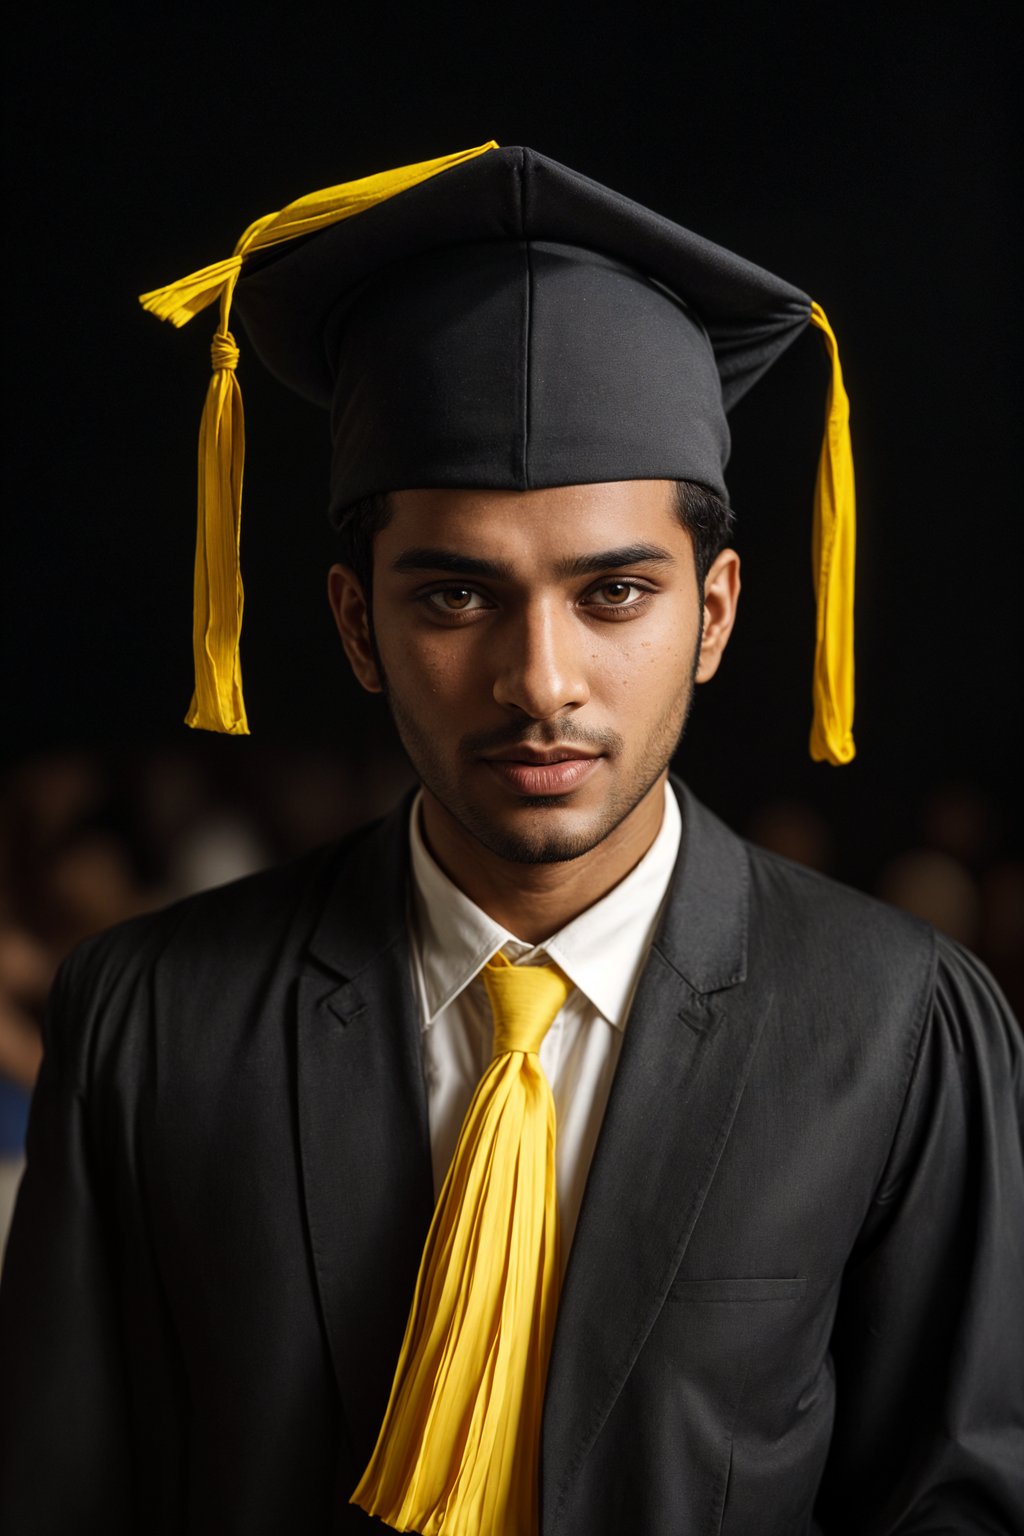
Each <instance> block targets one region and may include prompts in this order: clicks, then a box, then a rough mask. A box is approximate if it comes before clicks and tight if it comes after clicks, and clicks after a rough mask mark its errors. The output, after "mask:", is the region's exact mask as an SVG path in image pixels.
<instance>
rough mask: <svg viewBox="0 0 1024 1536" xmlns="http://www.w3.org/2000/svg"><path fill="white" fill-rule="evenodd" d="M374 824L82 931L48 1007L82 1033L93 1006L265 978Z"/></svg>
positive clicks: (109, 1010) (121, 1005)
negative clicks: (86, 935) (91, 932)
mask: <svg viewBox="0 0 1024 1536" xmlns="http://www.w3.org/2000/svg"><path fill="white" fill-rule="evenodd" d="M376 825H377V823H367V824H366V825H364V826H361V827H359V828H357V829H356V830H355V831H353V832H351V833H349V834H348V836H347V837H345V838H343V839H342V840H341V841H339V842H337V843H333V844H330V845H328V846H326V847H322V848H318V849H315V850H314V851H312V852H311V853H307V854H304V855H302V856H301V857H300V858H297V859H294V860H292V861H290V862H288V863H285V864H281V865H275V866H273V867H271V868H268V869H265V870H261V871H259V872H258V873H256V874H252V875H246V876H245V877H243V878H242V879H240V880H233V881H231V882H229V883H228V884H225V885H220V886H215V887H213V888H211V889H209V890H206V891H201V892H199V893H197V894H196V895H192V896H187V897H185V898H183V899H182V900H180V901H176V902H173V903H172V904H171V905H169V906H165V907H162V908H159V909H157V910H156V911H153V912H147V913H143V914H141V915H139V916H137V917H132V918H129V919H127V920H126V921H125V922H121V923H117V924H115V925H114V926H113V927H111V928H107V929H104V930H103V931H102V932H100V933H97V934H94V935H92V936H91V937H90V938H87V939H85V940H84V941H83V942H82V943H80V944H79V945H78V946H77V947H76V948H75V949H73V950H72V951H71V953H70V955H68V957H67V958H66V959H65V960H64V962H63V964H62V965H61V967H60V969H59V971H58V973H57V979H56V982H55V984H54V989H53V993H52V997H51V1007H50V1014H51V1015H57V1016H59V1015H61V1014H62V1013H68V1012H71V1013H73V1015H74V1017H75V1020H76V1024H75V1028H76V1031H77V1032H80V1033H81V1034H83V1035H84V1034H86V1033H87V1032H88V1026H89V1021H90V1019H91V1018H93V1017H95V1016H96V1015H97V1014H99V1013H101V1014H102V1015H103V1017H104V1018H105V1019H106V1020H107V1021H109V1020H110V1019H112V1018H114V1017H117V1016H119V1015H120V1016H124V1015H126V1014H127V1013H129V1012H131V1013H136V1012H137V1011H138V1008H139V1006H140V1004H146V1005H147V1006H148V1004H149V1002H150V1001H151V1000H152V999H153V998H154V997H155V998H160V997H168V996H171V995H173V996H175V997H185V996H188V995H189V993H190V992H191V994H192V995H193V996H195V997H196V998H198V997H199V996H200V995H201V994H203V995H205V994H210V995H213V994H214V993H217V992H220V993H221V994H222V995H223V994H225V993H227V992H230V991H231V990H235V991H238V990H239V989H240V988H242V987H244V986H245V984H246V978H249V979H250V982H251V985H252V986H253V987H254V988H258V987H259V986H260V985H264V984H265V983H266V981H267V979H268V978H269V976H270V975H271V974H272V973H273V972H274V970H275V969H279V968H280V967H281V965H282V962H283V961H284V960H285V959H286V957H289V956H295V955H297V954H298V953H299V952H300V951H301V950H302V949H303V948H304V946H305V944H306V942H307V941H308V939H309V936H310V934H311V932H312V929H313V927H314V925H315V923H316V921H317V919H318V917H319V915H320V913H321V911H322V909H323V905H324V902H325V900H326V896H327V893H328V891H329V890H330V888H331V886H332V884H333V883H334V881H335V880H336V879H337V876H338V871H339V868H340V867H341V866H342V865H343V864H344V861H345V859H346V858H347V856H348V855H349V853H350V852H351V850H352V849H353V848H354V847H355V846H356V845H357V844H358V843H359V842H360V841H361V840H362V839H363V838H365V837H366V836H368V835H369V834H370V833H371V832H372V831H373V829H374V827H375V826H376Z"/></svg>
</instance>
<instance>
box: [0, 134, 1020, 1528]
mask: <svg viewBox="0 0 1024 1536" xmlns="http://www.w3.org/2000/svg"><path fill="white" fill-rule="evenodd" d="M292 236H306V237H308V238H304V239H300V240H299V241H298V242H297V243H296V244H294V245H292V244H290V243H289V242H290V239H291V237H292ZM250 258H251V259H250ZM232 298H234V301H235V303H236V305H237V307H238V308H239V310H240V311H241V313H242V314H243V317H244V319H245V321H246V325H247V328H248V329H249V332H250V335H251V338H252V340H253V342H254V344H255V347H256V349H257V351H258V352H259V353H260V355H261V356H262V357H263V359H264V360H265V361H266V362H267V363H268V364H269V365H270V366H271V368H272V369H273V371H274V372H276V373H277V374H278V375H279V376H280V377H282V378H283V379H284V380H285V381H286V382H288V383H289V384H291V385H292V386H293V387H294V388H296V389H298V390H299V391H300V392H301V393H304V394H306V395H307V396H309V397H311V398H313V399H316V400H319V401H321V402H322V403H323V404H325V405H328V406H330V407H331V409H332V426H333V433H334V463H333V471H332V516H333V517H334V519H335V521H336V523H337V526H338V528H339V534H340V540H341V555H342V558H341V560H340V561H339V563H338V564H337V565H335V566H334V567H333V568H332V570H331V573H330V578H329V597H330V601H331V605H332V609H333V612H334V615H335V619H336V623H337V626H338V630H339V633H340V636H341V639H342V643H343V645H344V649H345V653H346V655H347V657H348V660H349V663H350V665H351V667H352V669H353V671H354V673H355V676H356V678H357V679H358V681H359V683H360V684H361V685H362V686H363V687H364V688H365V689H367V690H368V691H369V692H371V693H378V694H381V695H383V696H384V697H385V699H386V701H387V703H388V706H389V707H390V710H391V712H392V715H393V717H394V720H395V722H396V725H397V727H398V731H399V734H400V736H401V739H402V742H403V744H404V747H405V749H406V752H407V754H408V757H409V760H410V762H411V764H412V767H413V769H414V771H415V774H416V778H417V781H418V783H417V785H416V786H415V787H414V789H413V790H412V791H411V792H410V793H409V794H407V795H406V796H404V797H403V798H402V799H401V800H400V801H399V803H398V804H397V806H395V807H394V809H392V810H391V811H390V812H389V813H388V814H387V815H385V816H384V817H383V818H382V819H381V820H379V821H377V822H375V823H373V824H372V825H370V826H368V827H363V828H360V829H358V830H356V831H355V832H353V833H351V834H349V835H347V836H345V837H343V838H342V839H341V840H340V842H338V843H335V844H334V845H332V846H331V847H329V848H327V849H325V850H321V851H318V852H316V853H314V854H312V855H310V856H307V857H305V858H303V859H300V860H298V861H297V862H293V863H291V864H289V865H286V866H284V867H282V868H275V869H272V870H269V871H267V872H265V873H262V874H260V875H257V876H254V877H252V878H249V879H245V880H242V881H238V882H233V883H232V884H229V885H226V886H222V887H220V888H219V889H218V890H216V891H214V892H210V893H207V894H204V895H202V896H200V897H197V898H192V899H190V900H186V901H184V902H179V903H177V904H175V905H174V906H172V907H170V908H168V909H166V910H164V911H162V912H159V913H156V914H148V915H143V916H140V917H138V918H136V919H135V920H133V921H132V922H129V923H127V924H122V925H120V926H118V927H117V928H115V929H113V930H112V931H111V932H109V933H107V934H104V935H102V936H100V937H98V938H96V939H94V940H92V941H90V942H89V943H87V944H85V945H82V946H80V947H79V948H78V949H77V950H76V951H75V953H74V954H73V955H72V956H71V958H70V960H69V961H68V962H67V963H66V964H65V965H64V966H63V967H62V968H61V971H60V974H59V977H58V980H57V983H56V986H55V988H54V993H53V998H52V1001H51V1006H50V1011H49V1015H48V1022H47V1030H46V1052H45V1056H44V1062H43V1067H42V1071H41V1074H40V1079H39V1084H38V1088H37V1092H36V1095H35V1099H34V1102H33V1108H32V1118H31V1124H30V1129H29V1138H28V1166H27V1170H26V1173H25V1176H24V1179H23V1182H22V1186H21V1190H20V1194H19V1198H18V1204H17V1208H16V1212H15V1217H14V1222H13V1226H12V1231H11V1238H10V1243H9V1250H8V1257H7V1262H6V1265H5V1270H4V1278H3V1289H2V1293H0V1312H2V1317H0V1343H2V1346H3V1351H4V1363H3V1379H4V1383H5V1401H4V1407H5V1412H6V1415H7V1427H6V1433H5V1437H4V1442H5V1451H4V1464H3V1468H2V1480H0V1518H4V1517H5V1518H6V1520H7V1522H8V1524H10V1526H11V1527H12V1528H14V1529H19V1528H25V1529H31V1530H34V1531H53V1532H56V1531H59V1530H62V1529H67V1528H72V1529H74V1530H75V1531H76V1532H88V1531H97V1532H99V1531H101V1530H102V1531H103V1532H104V1536H109V1533H112V1532H126V1533H127V1532H129V1531H135V1530H140V1529H142V1530H146V1531H147V1532H150V1531H152V1532H168V1533H170V1532H172V1531H179V1530H182V1529H189V1530H195V1531H200V1530H203V1531H214V1530H216V1531H218V1532H226V1531H237V1532H239V1533H241V1532H245V1533H246V1536H253V1533H255V1532H259V1531H265V1532H268V1533H269V1532H276V1531H282V1530H288V1531H296V1532H300V1531H301V1532H305V1531H309V1532H313V1531H338V1532H342V1531H358V1530H368V1529H380V1528H382V1525H383V1526H390V1527H391V1528H394V1529H399V1530H406V1531H409V1530H415V1531H421V1532H427V1531H430V1532H436V1531H439V1530H442V1529H443V1530H444V1531H446V1532H449V1531H450V1532H452V1533H459V1536H463V1533H465V1536H468V1533H471V1532H472V1533H475V1532H488V1533H502V1536H504V1533H510V1536H511V1533H517V1536H519V1533H533V1532H537V1531H551V1532H552V1533H554V1532H556V1531H557V1532H560V1533H563V1536H577V1533H579V1536H583V1533H586V1536H600V1533H603V1532H607V1533H609V1536H611V1533H615V1536H619V1533H621V1532H623V1531H637V1532H640V1533H644V1536H658V1533H661V1532H668V1531H677V1530H680V1529H686V1530H693V1531H695V1532H697V1531H700V1532H704V1531H707V1532H710V1531H718V1532H721V1533H723V1536H794V1533H797V1532H807V1533H812V1532H814V1533H824V1536H837V1533H850V1536H853V1533H864V1532H867V1531H873V1532H879V1533H882V1532H885V1533H887V1536H898V1533H906V1536H910V1533H911V1532H915V1533H917V1532H921V1531H923V1530H925V1529H935V1530H939V1529H941V1530H944V1531H953V1530H955V1531H957V1532H965V1533H966V1532H978V1533H981V1532H983V1531H984V1532H988V1533H991V1532H1004V1533H1010V1532H1011V1531H1013V1530H1014V1529H1015V1528H1017V1526H1018V1525H1019V1521H1020V1518H1021V1515H1022V1498H1024V1495H1022V1485H1021V1466H1020V1459H1019V1456H1018V1454H1017V1452H1018V1450H1019V1447H1018V1446H1017V1444H1016V1443H1015V1441H1014V1433H1015V1425H1016V1423H1017V1422H1018V1419H1019V1384H1020V1369H1021V1353H1022V1340H1021V1332H1022V1327H1024V1322H1022V1315H1021V1309H1020V1307H1019V1305H1018V1299H1019V1298H1018V1297H1017V1295H1016V1294H1015V1281H1017V1280H1018V1279H1019V1276H1020V1274H1021V1272H1022V1268H1024V1224H1022V1223H1021V1222H1020V1219H1019V1217H1020V1212H1021V1199H1022V1170H1021V1162H1020V1144H1019V1127H1018V1106H1017V1104H1016V1102H1015V1099H1014V1097H1013V1094H1014V1083H1015V1081H1016V1080H1017V1078H1018V1077H1019V1072H1020V1065H1021V1061H1020V1058H1021V1043H1020V1036H1019V1030H1018V1027H1017V1025H1016V1024H1015V1021H1014V1020H1013V1019H1012V1018H1011V1017H1010V1015H1009V1012H1008V1010H1007V1008H1006V1006H1005V1003H1004V1001H1003V999H1002V998H1001V996H1000V994H999V992H998V989H997V988H996V987H995V986H994V984H993V983H992V981H991V978H990V977H989V976H988V975H987V973H986V972H985V971H984V969H983V967H981V966H980V965H979V964H978V962H977V961H976V960H975V959H974V958H973V957H972V956H971V955H970V954H969V953H968V952H966V951H965V950H964V949H962V948H961V947H960V946H958V945H957V944H956V943H955V942H953V941H952V940H950V939H947V938H945V937H944V936H943V935H941V934H939V933H937V932H936V931H935V929H933V928H931V927H929V926H928V925H926V924H924V923H921V922H918V921H915V920H913V919H911V918H909V917H906V916H903V915H901V914H899V913H897V912H895V911H894V910H893V909H892V908H889V907H885V906H883V905H882V904H880V903H877V902H874V901H872V900H871V899H869V898H867V897H864V896H862V895H860V894H859V893H856V892H853V891H851V890H848V889H846V888H844V887H842V886H840V885H838V884H835V883H832V882H830V881H828V880H826V879H824V878H823V877H821V876H820V875H818V874H816V873H812V872H811V871H810V870H804V869H800V868H798V867H797V866H795V865H794V864H792V863H790V862H788V861H787V860H786V859H783V858H778V857H776V856H774V855H772V854H770V853H768V852H764V851H759V850H758V849H756V848H755V847H753V846H752V845H751V844H748V843H745V842H743V841H742V840H741V839H739V838H738V837H736V836H735V835H734V834H733V833H732V832H730V831H729V830H728V829H727V828H726V827H725V826H724V825H723V824H722V823H721V822H720V821H719V820H718V819H717V818H716V817H715V816H714V815H713V814H712V813H711V812H710V811H709V810H707V809H705V808H704V807H703V806H702V805H700V804H699V803H698V802H697V800H696V799H695V798H694V797H693V795H692V794H691V793H690V792H689V791H688V790H687V788H686V787H685V785H684V784H683V783H682V781H681V780H679V779H676V778H670V776H669V771H668V767H669V762H670V760H671V759H672V757H673V754H674V752H675V750H676V747H677V745H678V743H679V741H680V739H681V737H682V734H683V730H684V726H685V722H686V718H687V715H688V712H689V709H690V706H691V704H692V701H693V695H694V692H695V688H696V686H697V685H698V684H705V683H707V682H709V681H710V680H711V679H712V677H713V676H714V674H715V672H716V670H717V668H718V666H719V664H720V661H721V658H722V655H723V653H724V651H725V648H726V646H727V644H728V641H729V638H730V634H731V632H732V628H733V624H734V621H735V618H736V612H737V602H738V596H739V560H738V557H737V556H736V554H735V551H733V550H732V548H731V547H730V544H729V533H730V528H731V514H730V512H729V509H728V506H727V501H726V489H725V483H724V477H723V472H724V465H725V461H726V458H727V454H728V428H727V425H726V411H727V409H728V408H729V407H730V406H731V404H732V403H733V402H734V401H735V400H736V399H738V398H739V397H740V395H741V394H743V393H744V392H745V390H746V389H747V388H749V387H750V386H751V385H752V384H753V383H755V382H756V380H757V379H758V378H759V377H760V375H761V373H763V372H764V371H765V369H766V368H767V367H768V365H769V364H770V363H771V362H772V360H773V359H774V357H775V356H777V355H778V354H779V353H780V352H781V351H782V350H783V349H784V348H785V347H786V346H787V345H788V344H789V342H790V341H792V340H793V339H795V337H796V335H797V334H798V333H799V332H800V331H802V330H803V329H805V328H806V327H807V326H808V325H809V324H811V325H813V326H814V327H815V328H816V329H818V330H820V331H822V332H823V334H824V335H825V337H826V339H827V341H828V344H829V349H830V356H831V359H832V394H831V396H830V405H829V410H828V416H827V430H826V435H825V443H824V448H823V460H822V464H823V468H822V478H821V481H820V482H819V491H818V497H819V500H818V519H819V521H818V531H819V538H818V539H817V541H816V562H817V564H816V570H817V577H818V591H819V601H820V603H821V613H822V622H821V625H820V636H821V649H820V651H819V655H818V669H817V673H816V679H817V693H816V698H817V712H816V716H815V725H814V731H813V737H812V739H813V743H814V750H815V755H816V756H819V757H823V758H828V759H829V760H831V761H833V762H836V763H841V762H843V761H847V760H848V759H849V757H850V755H851V754H852V738H851V735H850V723H851V718H850V717H851V710H852V690H851V675H850V671H849V665H850V646H851V643H852V641H851V638H850V634H849V624H848V620H849V604H850V601H851V590H852V589H851V583H852V568H851V562H852V516H853V506H852V478H851V471H850V465H849V462H848V438H847V433H846V422H845V413H844V395H843V391H842V381H841V375H840V372H839V368H838V354H837V352H836V349H835V340H834V337H833V336H832V334H831V331H830V329H829V327H828V322H827V320H826V319H825V317H824V314H823V312H822V311H821V310H820V307H819V306H817V305H815V304H812V302H811V300H810V299H809V298H808V297H807V296H806V295H804V294H802V293H801V292H800V291H799V290H797V289H794V288H792V287H791V286H790V285H789V284H787V283H784V282H782V281H781V280H780V279H777V278H774V277H772V276H771V275H770V274H768V273H765V272H762V271H761V270H760V269H758V268H754V267H751V266H750V265H749V264H748V263H746V262H744V261H742V260H741V259H740V258H738V257H735V256H733V255H732V254H731V253H729V252H727V251H723V250H721V249H719V248H717V247H714V246H710V245H709V244H708V243H707V242H706V241H703V240H700V239H698V238H697V237H695V236H693V235H691V234H690V233H689V232H688V231H686V230H684V229H682V228H680V227H679V226H676V225H673V224H671V223H669V222H668V221H667V220H665V219H662V218H660V217H658V216H657V215H654V214H652V213H651V212H650V211H649V210H647V209H644V208H641V207H639V206H638V205H636V204H632V203H629V202H627V200H626V199H624V198H620V197H618V196H617V195H616V194H614V193H612V192H610V191H609V190H608V189H606V188H603V187H600V186H598V185H597V184H596V183H594V182H591V181H588V180H587V179H586V178H585V177H581V176H578V175H577V174H576V173H575V172H572V171H570V170H568V169H567V168H565V167H563V166H559V165H557V164H556V163H555V162H553V161H549V160H546V159H545V158H544V157H543V156H539V155H536V154H535V153H534V152H533V151H529V150H520V149H511V150H498V149H497V148H496V147H495V146H482V147H481V149H480V150H473V151H469V152H466V153H465V154H462V155H457V156H453V157H450V158H446V159H445V160H444V161H443V162H440V161H439V162H431V163H428V164H426V165H422V166H415V167H403V168H401V169H400V170H399V171H396V172H391V173H385V174H384V175H382V176H381V177H377V178H369V179H368V180H367V181H364V182H359V183H354V184H351V185H345V186H342V187H340V188H331V189H328V191H327V192H324V193H320V194H314V195H313V196H312V197H311V198H309V199H302V200H300V201H299V203H297V204H294V205H290V206H289V208H287V209H285V210H283V212H282V213H281V214H278V215H275V216H273V217H272V218H269V219H267V220H261V221H258V222H257V223H256V224H254V225H251V226H250V229H249V232H248V234H247V236H246V237H244V239H243V242H242V243H241V246H240V250H239V252H236V254H235V256H234V257H232V258H229V259H228V260H227V261H226V262H224V263H219V264H217V265H215V266H214V267H211V268H207V269H204V270H203V271H202V272H200V273H198V274H195V275H193V276H191V277H190V278H189V279H187V280H185V281H184V282H183V283H180V284H172V285H170V287H169V288H168V289H167V290H161V291H160V292H158V293H157V294H154V295H149V296H147V302H148V303H149V305H150V307H152V308H154V310H155V311H156V312H157V313H158V314H162V315H164V316H165V317H167V318H171V319H177V320H178V321H179V322H181V321H183V320H184V319H187V318H189V316H190V315H191V314H192V313H194V312H195V311H196V310H197V309H198V308H201V307H203V306H204V305H205V304H207V303H210V302H214V301H220V303H221V305H222V309H221V324H220V326H219V328H218V332H217V335H216V337H215V342H214V366H215V375H214V381H213V384H212V386H211V392H210V396H209V400H208V407H207V413H206V415H205V417H204V428H203V439H202V440H203V446H204V458H203V463H204V466H205V468H204V480H203V497H202V502H201V514H202V520H201V530H200V559H199V562H198V570H199V579H198V581H197V629H196V634H197V644H196V656H197V687H196V695H195V699H194V701H193V707H192V710H191V711H190V722H191V723H192V724H194V725H208V726H215V727H216V728H219V729H223V730H226V731H228V732H241V731H243V730H245V728H246V724H245V713H244V703H243V700H242V697H241V687H240V679H239V672H238V664H237V619H238V615H239V612H240V603H239V589H238V587H237V571H236V568H235V565H234V563H233V562H234V560H235V558H236V555H237V526H238V523H237V518H238V511H239V506H238V495H239V494H240V483H241V459H240V443H241V431H240V429H241V421H240V415H239V412H240V402H239V396H238V394H237V385H236V381H235V378H234V372H235V366H236V363H237V347H236V345H235V342H234V339H233V337H232V335H231V334H230V332H229V331H228V329H227V320H228V311H229V309H230V305H231V302H232ZM583 317H585V318H583ZM770 707H771V701H770V700H766V701H765V710H766V714H767V713H769V712H770ZM795 825H796V824H795V823H794V822H793V819H792V818H790V823H789V825H788V827H787V828H784V829H783V832H784V835H785V836H786V837H788V838H789V839H790V841H789V843H788V844H787V846H789V847H791V848H792V847H794V846H799V847H801V848H804V849H812V850H814V849H816V850H817V851H816V852H814V854H813V856H814V857H815V858H824V857H825V856H826V850H825V849H824V848H823V846H822V844H821V840H820V839H818V840H817V842H816V840H815V837H814V836H813V835H810V836H808V835H807V833H808V829H807V828H806V827H802V828H801V827H796V831H797V832H798V833H799V837H798V840H797V843H796V844H794V842H793V840H792V839H793V834H794V827H795ZM776 831H778V828H776ZM811 832H812V834H813V829H811ZM71 884H72V885H74V881H72V882H71ZM66 886H67V881H65V887H66Z"/></svg>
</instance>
